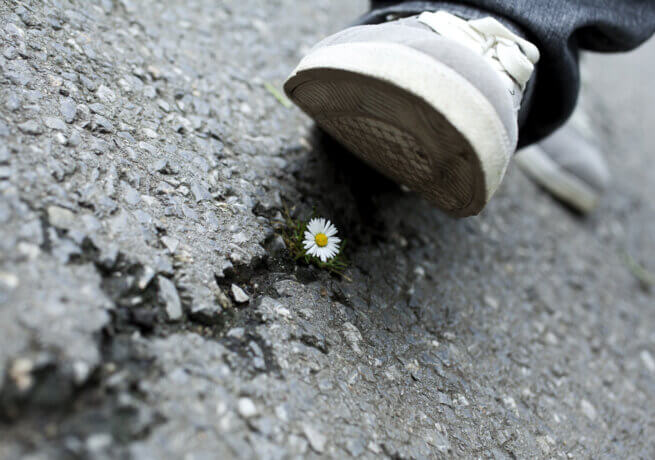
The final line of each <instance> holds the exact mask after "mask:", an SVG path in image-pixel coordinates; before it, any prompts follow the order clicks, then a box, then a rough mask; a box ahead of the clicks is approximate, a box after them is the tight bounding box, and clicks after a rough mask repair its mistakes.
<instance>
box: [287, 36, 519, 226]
mask: <svg viewBox="0 0 655 460" xmlns="http://www.w3.org/2000/svg"><path fill="white" fill-rule="evenodd" d="M284 89H285V92H286V93H287V95H288V96H289V98H290V99H291V100H293V101H294V102H295V103H296V105H298V106H299V107H300V108H301V109H302V110H303V111H304V112H306V113H307V114H308V115H309V116H310V117H312V118H313V119H314V120H315V121H316V122H317V124H318V125H319V126H321V128H323V129H324V130H325V131H327V132H328V133H329V134H330V135H331V136H332V137H334V138H335V139H336V140H337V141H339V142H340V143H341V144H342V145H344V146H345V147H346V148H347V149H348V150H350V151H351V152H353V153H354V154H356V155H357V156H359V157H360V158H361V159H362V160H364V161H365V162H367V163H368V164H370V165H371V166H372V167H374V168H375V169H377V170H378V171H380V172H381V173H383V174H385V175H386V176H388V177H390V178H391V179H393V180H395V181H396V182H398V183H400V184H402V185H405V186H407V187H409V188H410V189H412V190H414V191H416V192H418V193H419V194H420V195H421V196H423V197H424V198H425V199H427V200H428V201H429V202H431V203H433V204H434V205H436V206H437V207H439V208H440V209H442V210H444V211H445V212H447V213H449V214H451V215H453V216H458V217H465V216H470V215H474V214H478V213H479V212H480V211H481V210H482V209H483V208H484V206H485V205H486V204H487V202H488V201H489V199H490V198H491V196H492V195H493V194H494V192H495V191H496V189H497V188H498V186H499V185H500V183H501V181H502V178H503V176H504V175H505V172H506V170H507V166H508V164H509V160H510V158H511V156H512V154H513V152H514V146H513V145H510V142H509V140H508V135H507V131H506V129H505V127H504V126H503V124H502V121H501V120H500V117H499V116H498V114H497V112H496V111H495V109H494V107H493V106H492V105H491V103H490V102H489V101H488V99H487V98H486V97H485V96H484V95H483V94H482V93H481V92H480V91H479V90H478V89H477V88H475V87H474V86H473V85H472V84H471V83H470V82H468V81H467V80H466V79H465V78H464V77H462V76H461V75H459V74H458V73H457V72H456V71H454V70H453V69H451V68H450V67H447V66H445V65H444V64H442V63H440V62H439V61H437V60H435V59H433V58H431V57H430V56H428V55H426V54H424V53H422V52H420V51H417V50H414V49H413V48H410V47H408V46H404V45H399V44H393V43H375V42H360V43H349V44H340V45H332V46H326V47H323V48H318V49H316V50H314V51H312V52H310V54H308V55H307V56H306V57H305V58H304V59H303V60H302V61H301V62H300V64H299V65H298V67H297V68H296V69H295V70H294V72H293V73H292V75H291V76H290V77H289V79H288V80H287V82H286V83H285V86H284Z"/></svg>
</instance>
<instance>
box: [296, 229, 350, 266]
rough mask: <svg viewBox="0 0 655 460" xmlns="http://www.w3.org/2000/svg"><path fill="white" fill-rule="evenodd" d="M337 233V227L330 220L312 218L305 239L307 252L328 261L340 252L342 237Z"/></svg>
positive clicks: (304, 243)
mask: <svg viewBox="0 0 655 460" xmlns="http://www.w3.org/2000/svg"><path fill="white" fill-rule="evenodd" d="M336 235H337V228H336V227H335V226H334V225H332V223H331V222H330V221H329V220H326V219H312V220H310V221H309V224H307V230H306V231H305V241H303V245H304V246H305V250H306V251H307V254H309V255H312V256H314V257H318V258H319V259H321V260H322V261H323V262H327V261H328V260H329V259H331V258H333V257H334V256H336V255H337V254H338V253H339V243H341V239H340V238H337V236H336Z"/></svg>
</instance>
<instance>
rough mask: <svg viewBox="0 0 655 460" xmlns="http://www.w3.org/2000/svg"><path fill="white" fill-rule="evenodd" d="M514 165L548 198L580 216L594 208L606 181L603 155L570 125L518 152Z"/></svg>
mask: <svg viewBox="0 0 655 460" xmlns="http://www.w3.org/2000/svg"><path fill="white" fill-rule="evenodd" d="M516 162H517V164H518V165H519V167H520V168H521V169H522V170H523V171H524V172H525V173H526V174H527V175H528V176H530V177H531V178H532V179H533V180H534V181H535V182H537V183H538V184H539V185H541V186H542V187H543V188H545V189H546V190H547V191H548V192H549V193H550V194H551V195H553V196H554V197H555V198H558V199H559V200H560V201H562V202H564V203H565V204H567V205H568V206H571V207H572V208H574V209H575V210H576V211H578V212H580V213H582V214H587V213H590V212H591V211H593V210H594V209H595V208H596V206H597V204H598V201H599V198H600V196H601V195H602V193H603V191H604V190H605V188H606V187H607V184H608V183H609V180H610V173H609V168H608V167H607V163H606V162H605V158H603V155H602V154H601V153H600V151H599V150H598V149H597V148H596V147H594V146H593V145H591V144H590V143H589V142H588V141H587V140H586V139H585V138H584V137H583V136H582V135H580V134H579V133H578V131H577V130H576V129H575V128H573V127H572V126H571V125H570V124H568V125H566V126H564V127H563V128H561V129H560V130H558V131H556V132H555V134H553V135H551V136H550V137H549V138H547V139H546V140H544V141H542V142H541V143H539V144H538V145H535V146H531V147H527V148H525V149H523V150H521V151H519V152H518V153H517V154H516Z"/></svg>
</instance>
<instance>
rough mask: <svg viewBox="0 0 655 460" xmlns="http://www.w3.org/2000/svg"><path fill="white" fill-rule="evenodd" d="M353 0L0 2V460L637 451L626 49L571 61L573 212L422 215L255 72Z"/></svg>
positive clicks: (651, 208) (647, 316)
mask: <svg viewBox="0 0 655 460" xmlns="http://www.w3.org/2000/svg"><path fill="white" fill-rule="evenodd" d="M364 8H365V4H364V2H363V1H351V0H341V1H335V0H313V1H311V2H309V1H298V0H276V1H268V2H262V1H257V0H220V1H216V0H165V1H164V0H120V1H119V0H94V1H91V0H29V1H20V2H19V1H15V0H0V376H2V380H1V381H0V458H1V459H17V458H30V459H46V458H47V459H51V458H130V457H133V458H139V459H148V458H152V459H166V458H186V459H214V458H232V457H234V458H253V457H260V458H271V459H277V458H294V457H306V458H313V457H319V456H324V457H331V458H343V457H363V458H373V457H376V458H377V457H383V456H386V457H391V458H434V457H451V456H456V457H462V456H465V457H494V458H514V457H520V458H534V457H554V458H566V457H569V458H589V457H595V458H599V457H600V458H602V457H606V458H626V457H633V458H636V457H641V458H654V457H655V445H654V444H653V439H655V420H654V414H655V299H654V294H653V293H652V292H651V291H650V289H651V287H652V286H651V284H652V280H650V281H649V279H650V278H649V276H652V275H650V274H649V272H650V273H652V272H653V271H655V263H653V260H655V238H654V236H653V234H654V230H655V229H654V223H655V204H654V202H653V200H652V197H653V196H654V195H655V171H654V170H653V168H652V161H653V160H652V155H653V151H652V146H653V145H655V130H653V129H652V127H653V123H654V122H655V104H654V102H655V100H653V93H652V78H653V72H654V64H653V62H655V44H653V43H651V44H650V45H647V46H646V47H644V48H643V49H642V50H640V51H638V52H636V53H634V54H631V55H626V56H621V57H590V58H589V60H588V61H587V63H586V64H585V71H586V76H587V77H586V79H587V81H586V87H585V88H586V89H585V99H584V101H585V103H584V105H585V107H586V108H587V109H588V112H589V113H590V114H591V116H590V123H589V126H591V129H592V134H593V135H594V136H595V138H596V141H597V142H598V143H599V144H600V145H601V146H603V147H604V149H605V150H607V152H608V153H609V154H610V161H611V164H612V168H613V171H614V185H613V186H612V189H611V191H610V194H609V195H608V196H607V199H606V201H605V202H604V204H603V206H602V208H601V209H600V210H599V212H597V213H596V215H595V216H594V217H592V218H590V219H588V220H581V219H579V218H577V217H576V216H574V215H572V214H571V213H569V212H568V211H566V210H564V209H562V208H561V207H560V206H559V205H558V204H557V203H555V202H554V201H553V200H551V199H550V198H549V197H547V196H546V195H545V194H544V193H543V192H542V191H540V190H539V189H538V188H537V187H535V186H534V185H532V184H531V183H530V182H529V181H528V180H527V179H526V178H525V177H524V176H523V175H522V174H521V173H520V172H519V171H518V170H515V169H512V170H511V171H510V174H509V177H508V178H507V180H506V182H505V184H504V186H503V188H502V190H501V191H500V193H499V194H498V196H497V197H496V198H495V199H494V200H493V201H492V203H491V205H490V206H489V207H488V208H487V210H485V212H484V213H483V214H482V215H481V216H479V217H476V218H472V219H467V220H452V219H450V218H447V217H445V216H444V215H443V214H441V213H439V212H438V211H436V210H433V209H431V208H430V207H429V206H428V205H427V204H425V203H423V202H421V201H420V200H419V199H418V198H416V197H415V196H414V195H411V194H406V193H403V192H402V191H400V190H398V189H397V188H396V187H395V186H393V185H392V184H389V183H388V182H387V181H385V180H383V179H381V178H380V177H379V176H377V175H375V174H374V173H372V172H370V171H369V170H368V169H366V168H365V167H362V166H361V165H360V164H359V163H357V162H356V161H353V160H352V159H351V158H350V157H349V156H348V155H346V154H344V153H343V152H342V151H341V150H340V148H339V147H338V146H336V145H335V144H334V143H331V142H330V141H329V140H327V139H325V138H324V137H322V136H320V135H318V134H317V133H315V132H314V131H313V130H312V128H311V123H310V122H309V121H308V120H307V119H306V118H305V117H304V116H302V115H301V113H300V112H299V111H298V110H296V109H295V108H289V107H286V106H285V105H284V104H283V103H281V102H278V100H277V99H276V98H275V97H274V94H273V93H274V92H271V91H270V90H269V89H270V86H269V85H273V86H274V87H278V88H279V87H280V85H281V83H282V81H283V79H284V77H285V76H286V74H287V72H289V70H290V69H291V68H292V67H293V65H294V64H295V62H296V61H297V60H298V58H299V57H300V56H301V54H302V53H303V51H305V50H306V49H307V47H308V46H311V44H313V43H314V42H315V41H316V40H318V39H319V38H321V37H323V36H324V35H326V34H328V33H330V32H333V31H335V30H338V29H339V28H340V27H342V26H343V25H345V24H347V23H348V22H349V21H350V20H352V19H353V18H354V17H355V16H356V15H357V14H359V13H361V12H362V11H363V10H364ZM285 207H286V208H288V209H289V210H290V212H291V213H292V214H293V215H295V216H297V217H303V218H304V217H307V216H309V215H310V214H311V213H312V210H313V209H316V212H317V213H318V214H320V215H323V216H325V217H327V218H330V219H332V220H333V221H334V222H335V223H336V225H337V226H338V228H339V229H340V232H341V234H342V236H344V237H345V238H347V240H348V246H347V256H348V258H349V260H350V261H351V267H350V268H349V270H348V271H347V277H348V279H342V278H340V277H337V276H331V275H329V274H327V273H325V272H324V271H321V270H319V269H316V268H313V267H307V266H303V265H302V264H296V263H294V262H293V261H292V260H291V258H290V257H289V255H288V253H287V252H286V250H285V248H284V244H283V242H282V241H281V240H280V237H279V236H278V235H277V234H276V228H277V226H278V225H279V220H280V218H281V216H282V213H283V212H284V209H285ZM233 285H234V286H235V287H233ZM240 290H241V291H243V292H241V291H240ZM246 297H247V298H246ZM237 300H239V302H237Z"/></svg>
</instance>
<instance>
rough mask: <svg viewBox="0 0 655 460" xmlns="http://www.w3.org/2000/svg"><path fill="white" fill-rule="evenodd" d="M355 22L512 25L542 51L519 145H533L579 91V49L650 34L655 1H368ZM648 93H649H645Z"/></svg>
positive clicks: (616, 46) (627, 43)
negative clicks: (433, 17)
mask: <svg viewBox="0 0 655 460" xmlns="http://www.w3.org/2000/svg"><path fill="white" fill-rule="evenodd" d="M371 3H372V8H371V11H370V12H369V13H368V14H367V15H365V16H364V17H363V18H361V19H360V21H359V22H360V23H365V24H368V23H376V22H383V21H385V20H386V18H387V16H389V15H392V16H395V15H397V16H406V15H410V14H415V13H417V12H420V11H430V10H438V9H446V10H449V11H451V12H452V13H454V14H458V15H460V16H463V17H468V18H472V17H478V16H488V15H492V16H496V17H499V18H504V19H505V21H509V22H510V23H513V24H514V25H515V26H517V27H518V28H520V29H521V31H522V32H523V34H524V35H525V36H526V38H528V39H529V40H531V41H532V42H534V43H535V44H536V45H537V46H538V47H539V50H540V51H541V61H540V62H539V64H538V65H537V72H536V75H535V77H534V82H535V83H534V86H533V93H532V94H531V95H530V97H529V101H528V103H529V107H528V109H527V111H526V113H525V117H524V120H523V121H522V122H521V134H520V140H519V145H521V146H524V145H527V144H530V143H533V142H536V141H538V140H540V139H542V138H543V137H545V136H547V135H548V134H550V133H552V132H553V131H554V130H555V129H557V128H558V127H559V126H561V125H562V124H563V123H564V121H566V119H567V118H568V117H569V115H571V112H573V109H574V107H575V103H576V100H577V96H578V92H579V89H580V70H579V67H578V58H579V52H580V50H590V51H604V52H616V51H628V50H631V49H633V48H635V47H637V46H638V45H640V44H641V43H643V42H644V41H645V40H647V39H648V38H649V37H650V36H651V35H652V34H653V33H655V0H548V1H547V0H461V1H398V0H396V1H389V0H371ZM648 91H650V90H648Z"/></svg>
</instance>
